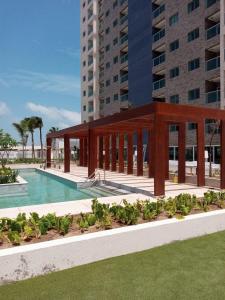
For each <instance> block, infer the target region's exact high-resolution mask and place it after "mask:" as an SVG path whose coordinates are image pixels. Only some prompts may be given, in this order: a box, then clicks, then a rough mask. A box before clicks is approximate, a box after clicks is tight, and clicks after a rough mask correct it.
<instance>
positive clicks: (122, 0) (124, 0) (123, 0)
mask: <svg viewBox="0 0 225 300" xmlns="http://www.w3.org/2000/svg"><path fill="white" fill-rule="evenodd" d="M126 2H128V1H127V0H120V5H121V6H122V5H123V4H124V3H126Z"/></svg>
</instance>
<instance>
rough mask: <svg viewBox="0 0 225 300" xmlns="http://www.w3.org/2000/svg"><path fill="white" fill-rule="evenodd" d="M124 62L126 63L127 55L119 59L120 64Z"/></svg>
mask: <svg viewBox="0 0 225 300" xmlns="http://www.w3.org/2000/svg"><path fill="white" fill-rule="evenodd" d="M126 61H128V53H126V54H124V55H122V56H121V58H120V62H121V64H123V63H125V62H126Z"/></svg>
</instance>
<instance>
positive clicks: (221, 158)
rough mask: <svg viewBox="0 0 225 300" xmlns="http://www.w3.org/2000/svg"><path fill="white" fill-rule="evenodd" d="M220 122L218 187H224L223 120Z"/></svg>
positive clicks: (224, 137) (224, 139)
mask: <svg viewBox="0 0 225 300" xmlns="http://www.w3.org/2000/svg"><path fill="white" fill-rule="evenodd" d="M220 124H221V125H220V147H221V149H220V188H221V189H225V121H224V120H222V121H221V123H220Z"/></svg>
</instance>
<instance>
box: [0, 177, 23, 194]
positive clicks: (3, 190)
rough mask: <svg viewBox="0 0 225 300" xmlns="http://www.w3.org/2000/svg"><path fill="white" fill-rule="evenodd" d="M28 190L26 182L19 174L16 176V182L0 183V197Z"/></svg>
mask: <svg viewBox="0 0 225 300" xmlns="http://www.w3.org/2000/svg"><path fill="white" fill-rule="evenodd" d="M27 190H28V182H27V181H26V180H25V179H23V178H22V177H21V176H19V175H18V176H17V182H14V183H6V184H0V199H1V197H6V196H12V195H17V194H19V195H21V194H26V193H27Z"/></svg>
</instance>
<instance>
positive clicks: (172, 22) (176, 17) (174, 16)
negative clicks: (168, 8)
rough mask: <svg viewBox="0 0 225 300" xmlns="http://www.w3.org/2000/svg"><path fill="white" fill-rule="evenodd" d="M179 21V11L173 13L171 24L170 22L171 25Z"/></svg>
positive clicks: (170, 19)
mask: <svg viewBox="0 0 225 300" xmlns="http://www.w3.org/2000/svg"><path fill="white" fill-rule="evenodd" d="M178 21H179V15H178V12H177V13H176V14H174V15H172V16H171V17H170V18H169V24H170V26H173V25H175V24H176V23H177V22H178Z"/></svg>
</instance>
